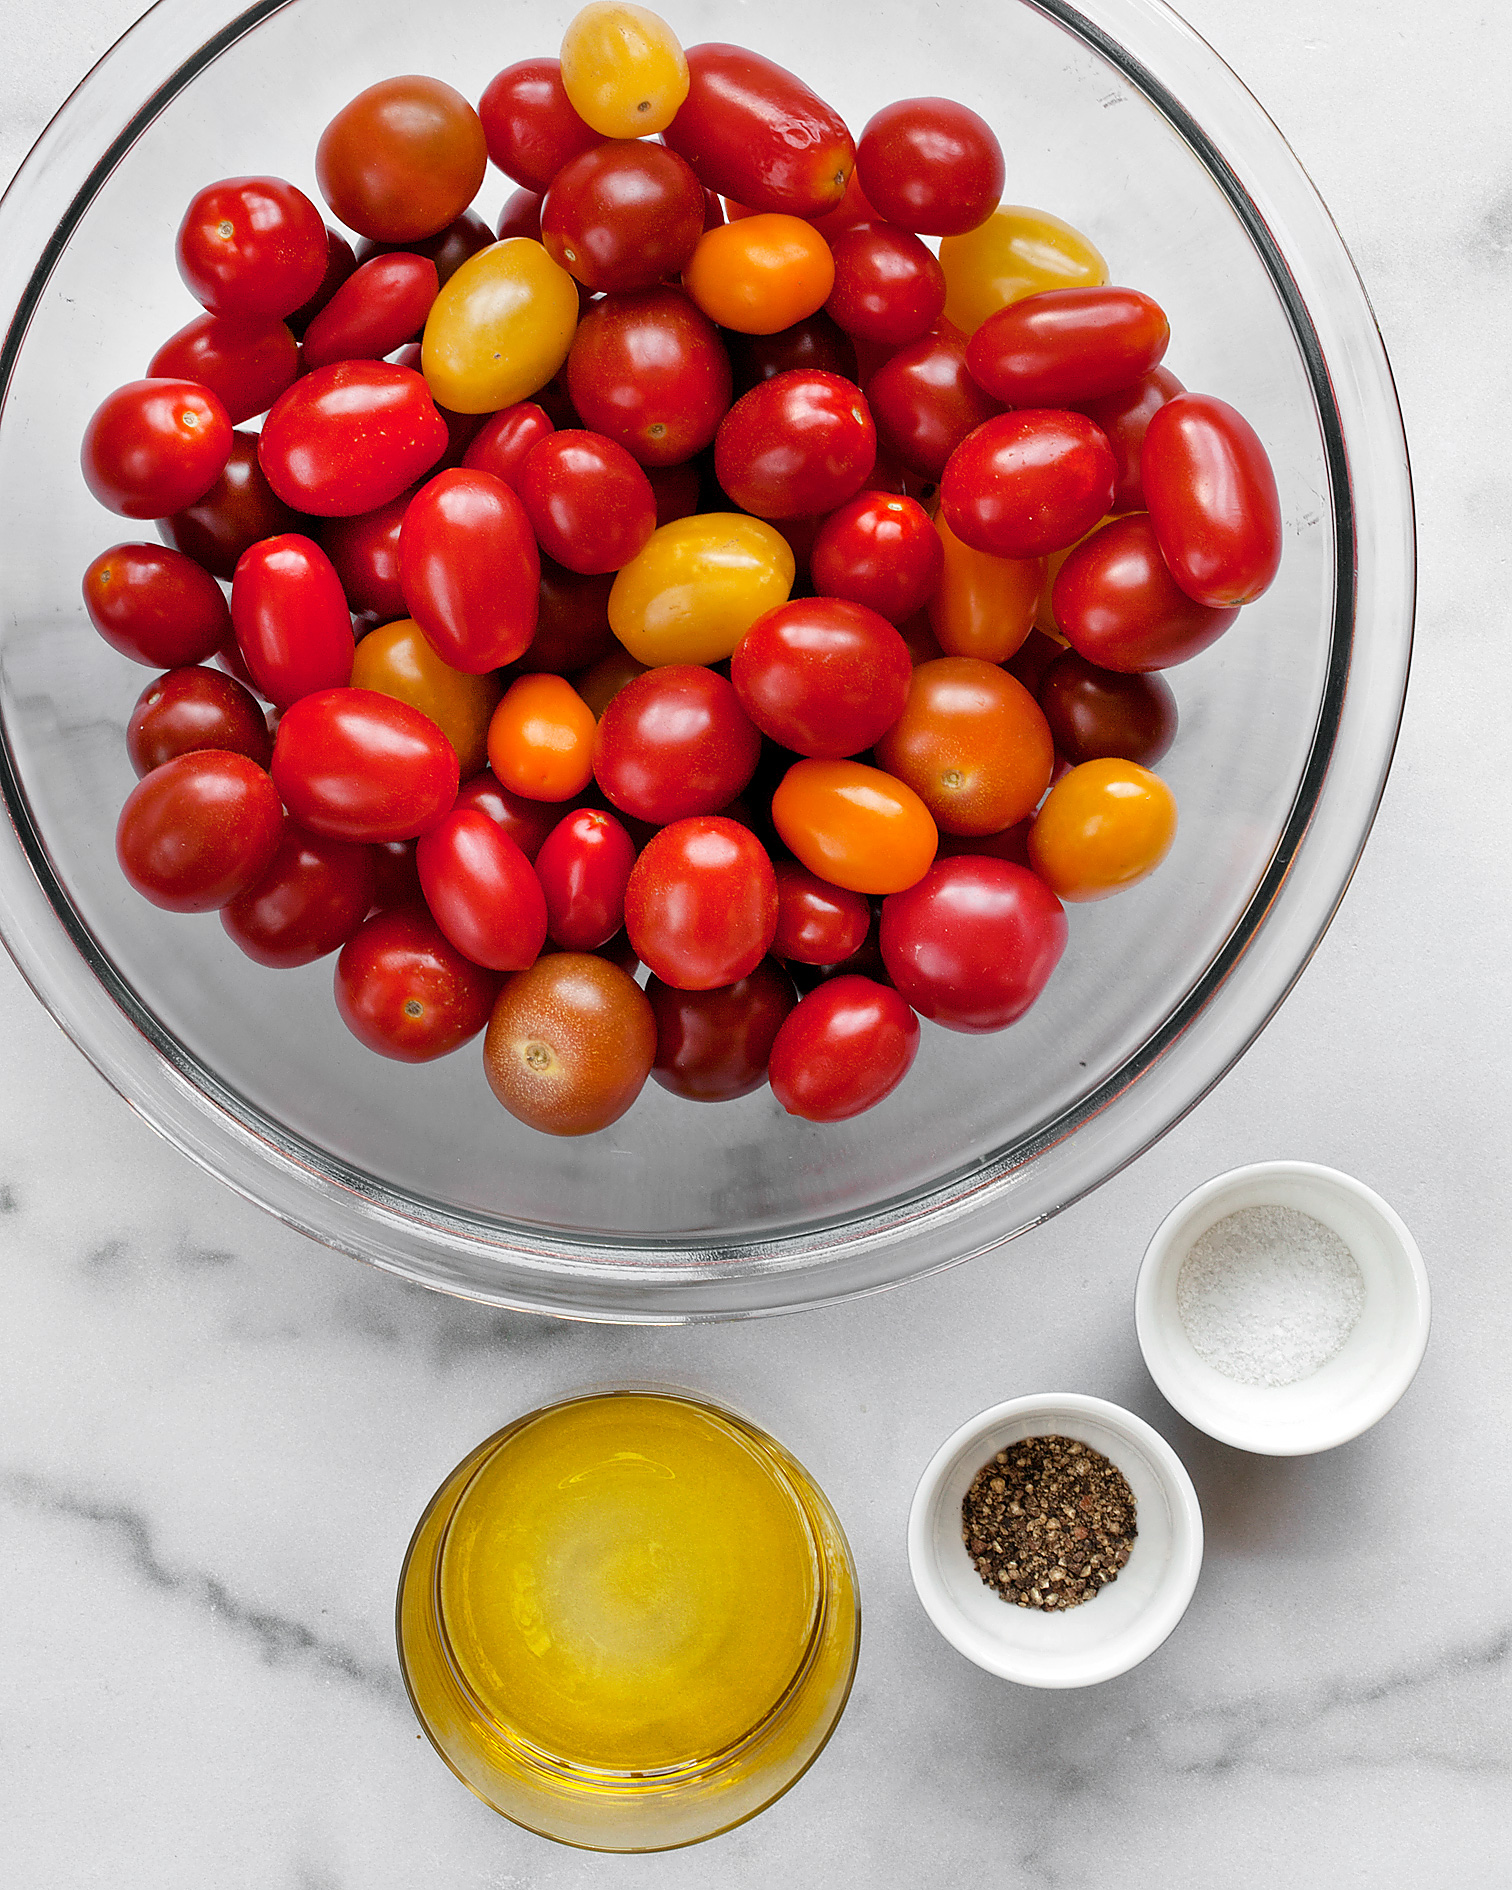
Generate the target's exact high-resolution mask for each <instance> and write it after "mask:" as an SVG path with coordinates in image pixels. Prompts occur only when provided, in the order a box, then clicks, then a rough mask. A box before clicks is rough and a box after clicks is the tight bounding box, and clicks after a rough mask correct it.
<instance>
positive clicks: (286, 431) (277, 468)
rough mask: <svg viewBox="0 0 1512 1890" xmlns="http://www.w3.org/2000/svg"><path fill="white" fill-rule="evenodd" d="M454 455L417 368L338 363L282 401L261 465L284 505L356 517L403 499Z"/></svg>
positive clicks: (266, 427) (267, 430)
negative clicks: (439, 462)
mask: <svg viewBox="0 0 1512 1890" xmlns="http://www.w3.org/2000/svg"><path fill="white" fill-rule="evenodd" d="M446 446H447V432H446V422H445V421H444V420H443V419H442V418H441V416H440V414H439V413H437V411H436V403H435V402H434V401H433V400H432V399H431V396H430V389H429V388H428V387H427V386H426V384H425V382H424V381H423V380H422V379H421V377H420V376H419V375H418V374H416V373H415V372H414V370H413V369H411V368H405V367H395V366H394V365H393V364H392V363H391V362H388V361H337V362H333V363H332V365H331V366H330V367H323V368H317V369H316V370H315V372H314V373H313V374H306V375H305V376H303V378H302V379H300V380H297V381H296V382H295V383H294V385H293V386H292V387H291V388H290V389H289V391H288V392H287V393H286V394H282V395H280V396H279V398H278V399H277V400H276V401H275V402H274V404H273V411H272V412H271V413H270V414H269V415H268V417H267V419H266V420H265V421H264V422H263V430H262V437H261V439H260V441H259V443H258V448H257V459H258V464H259V465H260V466H261V467H262V469H263V471H264V473H266V475H267V479H268V484H269V485H270V486H272V488H273V490H274V492H275V493H277V495H278V497H279V498H280V499H282V500H283V502H284V503H285V505H292V506H294V507H296V508H297V509H298V510H299V511H301V512H310V513H313V514H314V515H315V516H316V517H318V518H351V517H353V516H355V515H356V514H357V513H359V512H371V511H374V510H375V509H376V508H377V507H378V506H380V505H386V504H387V503H388V502H389V500H390V499H397V498H398V496H399V494H400V493H401V492H403V491H404V489H405V488H406V487H407V486H412V485H413V484H414V483H415V481H416V480H417V479H418V478H420V476H421V475H422V474H423V473H425V472H427V471H428V470H429V469H430V468H431V467H432V466H433V465H434V464H435V463H436V461H437V460H438V459H439V458H440V457H441V455H442V453H444V452H445V451H446Z"/></svg>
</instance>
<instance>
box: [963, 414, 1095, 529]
mask: <svg viewBox="0 0 1512 1890" xmlns="http://www.w3.org/2000/svg"><path fill="white" fill-rule="evenodd" d="M1116 472H1117V468H1116V467H1115V465H1114V463H1113V449H1112V448H1111V447H1110V446H1109V445H1108V440H1107V436H1106V434H1104V432H1103V431H1102V429H1101V428H1100V427H1097V426H1094V425H1093V423H1092V422H1091V421H1090V420H1089V419H1087V417H1086V416H1085V415H1084V414H1079V413H1062V412H1058V411H1056V410H1054V409H1051V408H1040V407H1030V408H1023V409H1020V410H1018V411H1016V412H1014V413H1005V414H999V415H998V417H997V418H996V419H995V420H988V421H987V422H986V423H985V424H984V425H982V426H980V427H978V428H977V430H976V432H975V433H972V434H970V435H969V436H968V437H967V438H966V439H965V440H963V441H962V442H961V444H960V445H959V446H958V447H957V448H956V450H955V451H954V452H953V453H952V454H951V456H950V461H949V464H948V465H947V466H946V468H945V471H944V474H943V475H942V477H941V480H940V510H941V512H942V513H943V515H944V518H945V522H946V524H947V525H949V527H950V529H951V530H952V531H953V532H954V533H955V535H956V537H957V538H959V539H960V540H961V542H962V544H965V545H970V546H971V547H972V549H973V550H975V551H985V552H988V553H990V554H991V556H993V557H995V558H1039V557H1043V556H1044V555H1045V553H1046V552H1050V551H1059V550H1061V549H1062V548H1063V547H1065V546H1066V545H1074V544H1075V543H1076V541H1077V539H1078V538H1080V537H1081V536H1082V535H1083V534H1084V533H1085V532H1089V531H1091V529H1092V527H1093V526H1094V525H1095V524H1096V523H1097V521H1098V520H1099V519H1100V518H1102V517H1103V515H1104V514H1105V513H1106V512H1107V509H1108V507H1109V506H1110V505H1111V504H1112V502H1113V481H1114V478H1115V475H1116Z"/></svg>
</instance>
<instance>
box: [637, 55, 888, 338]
mask: <svg viewBox="0 0 1512 1890" xmlns="http://www.w3.org/2000/svg"><path fill="white" fill-rule="evenodd" d="M688 76H689V85H688V95H687V99H686V101H685V102H684V104H683V106H682V108H681V110H680V111H679V112H678V114H677V116H676V117H675V118H674V119H673V120H672V122H671V124H670V125H668V126H667V128H666V136H665V142H666V144H667V145H668V146H669V147H670V148H671V149H672V150H674V151H676V152H677V153H678V155H679V156H680V157H684V158H686V159H687V161H688V162H689V164H691V165H692V167H693V169H694V171H695V173H696V174H697V176H698V180H699V182H700V183H701V184H703V185H704V186H705V187H706V188H707V189H709V190H717V191H718V192H719V193H720V195H721V196H723V197H734V198H737V199H738V200H739V202H740V203H742V204H743V205H745V206H746V207H747V208H748V209H750V210H752V211H780V212H782V213H783V214H785V215H788V216H795V217H818V216H823V215H824V214H825V213H826V212H827V211H830V210H833V209H835V208H836V207H837V206H838V205H839V204H840V201H841V199H842V197H843V195H844V192H845V187H846V184H847V183H848V182H849V180H850V176H851V172H852V169H853V168H854V166H855V162H856V147H855V144H854V143H853V142H852V139H851V135H850V133H849V132H848V131H847V130H846V128H845V125H844V123H843V121H842V120H841V119H840V117H839V115H838V114H837V113H836V112H835V111H833V110H832V109H831V107H830V106H828V105H826V104H825V102H824V100H823V99H821V98H819V97H817V96H816V95H815V94H814V93H813V92H811V91H810V90H809V88H808V87H807V86H806V85H805V84H804V83H803V81H802V80H801V79H798V78H795V77H794V76H793V74H792V73H791V72H788V71H785V70H784V68H783V67H781V66H779V65H775V64H774V63H773V62H772V61H771V60H770V59H763V58H762V56H761V54H760V53H754V52H750V51H748V50H747V49H746V48H745V47H743V46H726V45H707V46H693V47H691V48H690V49H689V51H688ZM820 300H821V301H822V300H823V297H821V298H820ZM795 319H796V317H795Z"/></svg>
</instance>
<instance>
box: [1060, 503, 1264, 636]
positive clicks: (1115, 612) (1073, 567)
mask: <svg viewBox="0 0 1512 1890" xmlns="http://www.w3.org/2000/svg"><path fill="white" fill-rule="evenodd" d="M1051 608H1052V609H1053V610H1054V612H1055V621H1056V622H1057V623H1058V624H1059V625H1060V627H1061V634H1062V635H1063V636H1064V637H1065V638H1066V640H1067V642H1068V643H1069V644H1070V645H1071V647H1072V649H1074V650H1077V651H1079V652H1080V653H1081V655H1083V656H1084V657H1085V658H1086V659H1087V661H1088V662H1089V663H1096V664H1097V665H1098V667H1099V668H1100V669H1116V670H1122V671H1131V672H1132V671H1142V670H1151V669H1169V668H1170V667H1171V666H1172V665H1173V664H1175V663H1184V662H1186V661H1187V659H1188V658H1189V657H1193V656H1196V655H1197V654H1198V653H1199V651H1202V650H1205V649H1206V648H1207V647H1208V645H1209V644H1210V643H1213V642H1215V641H1216V640H1217V639H1218V638H1219V637H1221V636H1222V635H1223V633H1224V631H1225V630H1227V629H1228V627H1229V625H1230V624H1231V623H1233V621H1234V619H1235V618H1236V617H1237V616H1238V615H1239V609H1238V606H1237V605H1233V606H1231V607H1230V608H1228V609H1226V610H1214V609H1210V608H1209V607H1208V606H1207V605H1206V604H1199V603H1196V602H1194V601H1193V599H1192V598H1190V597H1189V596H1188V595H1187V594H1186V592H1185V591H1184V590H1182V589H1181V587H1180V586H1179V585H1178V584H1177V582H1176V580H1175V578H1173V577H1172V575H1171V572H1170V569H1169V567H1168V566H1167V564H1166V561H1165V559H1164V558H1163V557H1162V556H1161V555H1160V545H1159V543H1158V542H1157V540H1156V537H1155V529H1154V526H1153V525H1152V524H1151V522H1150V520H1149V518H1148V517H1147V516H1146V515H1145V514H1144V513H1143V512H1136V513H1134V514H1133V515H1132V516H1130V517H1128V518H1116V519H1114V520H1113V521H1112V523H1111V524H1108V525H1104V526H1103V528H1102V530H1101V531H1098V532H1094V533H1093V534H1092V536H1091V537H1090V538H1088V539H1087V540H1086V541H1085V542H1084V543H1083V544H1080V545H1078V546H1077V547H1076V549H1075V550H1074V551H1073V552H1072V553H1071V555H1070V557H1069V558H1067V560H1066V562H1065V563H1064V564H1063V565H1062V566H1061V568H1060V572H1059V575H1058V576H1057V577H1056V580H1055V587H1054V589H1053V590H1052V592H1051Z"/></svg>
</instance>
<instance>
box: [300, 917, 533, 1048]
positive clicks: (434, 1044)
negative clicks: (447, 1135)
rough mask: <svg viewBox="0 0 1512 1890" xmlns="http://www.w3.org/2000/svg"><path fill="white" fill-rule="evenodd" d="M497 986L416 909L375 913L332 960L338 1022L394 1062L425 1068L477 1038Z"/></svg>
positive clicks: (492, 976) (490, 973)
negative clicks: (416, 1064)
mask: <svg viewBox="0 0 1512 1890" xmlns="http://www.w3.org/2000/svg"><path fill="white" fill-rule="evenodd" d="M499 985H500V979H499V975H498V973H497V972H495V971H487V970H485V969H484V967H483V966H482V965H475V964H474V963H473V962H472V960H471V959H469V958H464V957H463V956H462V954H461V952H459V951H458V950H457V948H456V946H455V945H453V944H451V943H450V941H449V940H448V939H447V938H446V937H445V935H444V934H443V932H442V931H441V928H440V927H439V926H438V925H437V924H436V922H435V920H434V919H433V918H432V917H431V915H430V914H429V913H428V912H427V911H426V909H425V907H424V906H421V905H412V906H400V907H398V908H396V909H395V910H393V911H390V912H375V913H374V914H373V916H372V917H371V918H370V919H368V920H367V921H366V922H365V923H364V924H362V925H360V926H359V927H358V928H357V930H356V932H354V933H353V935H352V936H351V938H349V939H348V940H347V942H346V944H345V945H343V946H342V948H341V956H340V957H339V958H338V959H337V960H336V1008H337V1010H338V1011H339V1012H340V1013H341V1020H342V1022H343V1023H344V1024H345V1025H346V1027H347V1029H348V1030H350V1031H351V1033H352V1035H353V1036H354V1037H356V1038H357V1039H358V1040H359V1041H360V1042H362V1043H364V1044H366V1045H367V1047H368V1049H369V1050H376V1051H377V1052H378V1054H379V1056H383V1057H393V1058H394V1059H395V1060H396V1061H398V1062H400V1063H429V1062H431V1061H432V1060H433V1059H434V1058H436V1057H444V1056H446V1055H447V1054H448V1053H449V1052H450V1051H453V1050H455V1049H456V1048H457V1047H458V1046H459V1045H460V1044H464V1043H466V1042H467V1040H468V1038H469V1037H476V1036H477V1034H478V1032H479V1031H480V1030H481V1029H482V1028H483V1026H484V1025H485V1024H486V1023H487V1022H488V1014H489V1012H490V1011H491V1010H492V1009H493V1006H494V999H495V998H496V997H497V996H498V994H499Z"/></svg>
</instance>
